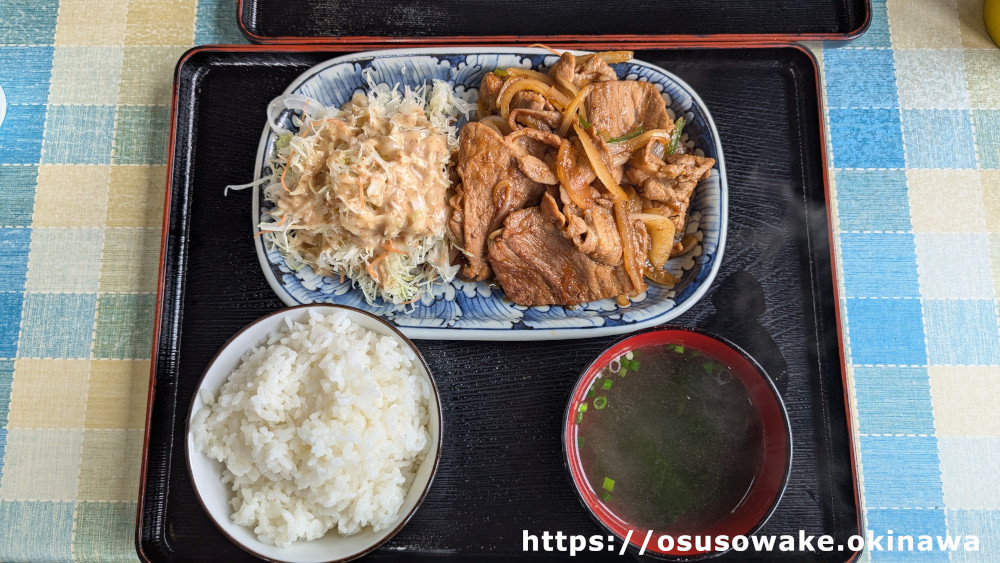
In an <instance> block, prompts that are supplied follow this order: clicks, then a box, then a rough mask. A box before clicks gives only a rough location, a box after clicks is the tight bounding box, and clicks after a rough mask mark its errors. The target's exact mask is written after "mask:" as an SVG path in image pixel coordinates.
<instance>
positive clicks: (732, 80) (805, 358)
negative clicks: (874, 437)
mask: <svg viewBox="0 0 1000 563" xmlns="http://www.w3.org/2000/svg"><path fill="white" fill-rule="evenodd" d="M310 49H315V47H308V48H307V47H294V46H286V47H280V48H278V47H275V48H273V49H272V48H268V49H262V48H260V47H242V48H241V47H224V48H216V49H212V48H199V49H195V50H193V51H191V52H190V53H188V55H186V56H185V57H184V58H183V59H182V61H181V63H180V64H179V66H178V70H177V77H176V83H175V100H174V103H175V107H174V116H173V122H172V128H173V130H172V146H171V161H170V163H171V168H170V175H169V181H168V182H169V183H168V195H167V197H168V201H167V205H166V211H165V214H166V216H165V219H166V224H165V227H164V239H163V257H162V264H161V272H160V288H159V302H158V311H157V326H156V335H155V338H154V352H155V354H154V357H153V360H154V361H153V370H152V375H151V377H152V380H151V383H150V397H151V401H150V408H149V413H148V417H149V418H148V425H147V436H146V445H145V447H146V449H145V455H144V459H143V478H142V487H141V491H140V505H139V516H138V519H139V522H138V524H139V525H138V530H137V538H136V542H137V543H136V545H137V549H138V551H139V554H140V555H141V556H142V557H143V558H145V559H147V560H155V561H166V560H174V561H197V560H211V561H230V560H240V559H248V558H249V556H247V555H246V554H245V553H244V552H243V551H241V550H240V549H239V548H238V547H236V546H235V545H234V544H232V543H230V542H229V540H227V539H226V538H225V537H224V536H222V534H221V533H219V532H218V531H217V530H216V528H215V527H214V526H213V525H212V524H211V522H210V521H209V519H208V517H207V516H206V514H205V513H204V512H203V511H202V508H201V506H200V505H199V504H198V502H197V501H196V500H195V496H194V492H193V490H192V488H191V484H190V482H189V478H188V473H187V467H186V463H185V453H184V431H185V420H184V419H185V413H187V410H188V405H189V402H190V399H191V396H192V393H193V391H194V388H195V386H196V384H197V382H198V379H199V377H200V375H201V373H202V371H203V370H204V369H205V367H206V365H207V364H208V362H209V360H210V359H211V358H212V356H213V355H214V354H215V352H216V351H217V350H218V349H219V348H220V347H221V346H222V344H223V343H224V342H225V341H226V340H227V339H228V338H229V337H230V336H232V335H233V334H235V333H236V332H237V331H238V330H239V329H240V328H242V327H243V326H244V325H246V324H248V323H249V322H251V321H253V320H254V319H256V318H258V317H260V316H262V315H264V314H265V313H268V312H271V311H274V310H276V309H279V308H281V307H282V303H281V301H279V300H278V298H277V297H276V296H275V294H274V293H273V292H272V291H271V289H270V288H269V286H268V284H267V281H266V280H265V278H264V276H263V274H262V273H261V270H260V265H259V263H258V261H257V256H256V254H255V251H254V246H253V243H252V240H251V237H252V225H251V213H250V194H249V193H248V192H241V193H237V194H232V193H231V194H230V196H229V197H228V198H226V197H223V186H225V185H227V184H235V183H243V182H246V181H248V179H249V178H250V176H251V174H252V171H253V165H254V157H255V155H256V152H257V144H258V141H259V140H260V132H261V130H262V127H263V124H264V120H265V117H264V116H265V107H266V106H267V103H268V102H269V101H270V100H271V99H272V98H273V97H274V96H276V95H278V94H280V93H281V92H282V90H283V89H284V88H285V87H286V86H287V85H288V83H290V82H291V81H292V80H293V79H294V78H295V77H296V76H298V75H299V74H300V73H301V72H303V71H305V70H306V69H307V68H309V67H310V66H312V65H314V64H317V63H319V62H321V61H323V60H325V59H328V58H332V57H333V56H336V53H333V52H331V51H321V52H317V51H315V50H310ZM636 57H637V58H640V59H643V60H646V61H649V62H651V63H654V64H656V65H659V66H662V67H664V68H666V69H668V70H670V71H671V72H673V73H675V74H677V75H678V76H680V77H681V78H682V79H683V80H685V81H687V83H688V84H690V85H691V86H692V87H694V88H695V89H696V90H697V91H698V92H699V94H700V95H701V97H702V98H703V99H704V101H705V103H706V104H707V106H708V107H709V109H710V111H711V112H712V114H713V116H714V118H715V122H716V124H717V126H718V130H719V133H720V134H721V138H722V144H723V147H724V150H725V154H726V166H727V169H728V176H729V189H730V195H729V205H730V208H729V235H728V242H727V245H726V249H725V253H724V260H723V263H722V266H721V270H720V271H719V274H718V277H717V278H716V281H715V282H714V283H713V286H712V288H711V289H710V292H709V294H708V295H707V296H706V297H705V298H704V299H703V300H702V301H701V302H699V303H698V304H697V305H695V307H694V308H692V309H691V310H690V311H689V312H687V313H685V314H684V315H682V316H681V317H679V318H677V319H676V320H675V321H674V324H679V325H686V326H695V327H700V328H704V329H707V330H709V331H712V332H715V333H717V334H720V335H721V336H724V337H726V338H728V339H730V340H732V341H733V342H734V343H736V344H737V345H738V346H740V347H742V348H743V349H745V350H747V351H748V352H749V353H751V354H752V355H753V356H755V357H756V358H757V359H758V360H759V361H760V362H761V363H762V364H763V365H764V367H765V368H766V369H767V370H768V371H769V373H771V374H772V376H774V377H775V379H776V381H777V385H778V388H779V389H780V391H781V394H782V396H783V398H784V401H785V404H786V406H787V409H788V414H789V417H790V420H791V426H792V434H793V441H794V458H793V465H792V473H791V477H790V480H789V484H788V488H787V491H786V493H785V496H784V498H783V500H782V502H781V504H780V506H779V507H778V509H777V511H776V512H775V514H774V516H773V517H772V518H771V520H770V521H769V522H768V523H767V525H766V526H765V527H764V528H763V530H761V532H760V533H763V534H786V533H787V534H795V535H798V532H799V530H804V531H805V533H807V534H829V535H831V536H833V537H834V540H835V542H837V543H841V544H843V543H846V541H847V538H848V537H849V536H850V535H852V534H856V533H860V515H859V506H858V498H857V486H856V475H855V468H854V464H853V454H852V446H851V437H850V429H849V420H850V419H849V414H848V407H847V401H846V390H845V384H844V374H843V372H842V369H843V368H842V365H843V364H842V357H841V348H840V346H841V340H840V338H839V335H838V326H839V325H838V318H837V299H836V292H835V289H836V284H835V281H834V274H833V271H832V268H831V253H830V237H829V229H828V221H829V215H828V212H827V200H826V196H827V193H826V184H825V176H824V171H825V162H824V156H823V155H824V152H823V141H822V125H821V111H820V107H819V100H818V88H817V71H816V67H815V61H814V60H813V58H812V56H811V55H810V54H809V53H808V52H807V51H805V50H804V49H802V48H800V47H797V46H773V45H772V46H766V45H761V46H756V47H749V46H748V47H743V48H738V49H737V48H692V47H689V46H685V47H678V48H664V49H660V50H649V51H638V52H636ZM613 340H615V337H609V338H597V339H588V340H569V341H545V342H510V343H502V342H467V341H426V340H424V341H417V345H418V347H419V348H420V350H421V351H422V352H423V354H424V355H425V356H426V358H427V361H428V364H429V365H430V367H431V369H432V371H433V373H434V376H435V378H436V380H437V384H438V386H439V387H440V390H441V395H442V401H443V409H444V429H445V433H444V445H443V457H442V459H441V465H440V469H439V472H438V474H437V477H436V479H435V481H434V485H433V487H432V489H431V491H430V493H429V495H428V497H427V499H426V500H425V502H424V503H423V506H422V507H421V508H420V509H419V510H418V511H417V513H416V515H415V517H414V518H413V520H412V521H411V522H410V523H409V524H408V525H407V526H406V527H405V528H404V529H403V530H402V531H401V532H400V533H399V534H398V535H397V536H395V537H394V538H393V539H392V540H390V542H389V543H387V544H386V545H385V546H383V547H382V548H381V549H379V550H378V551H376V552H375V553H373V554H372V555H370V556H369V558H370V559H374V560H390V559H391V560H394V561H411V560H427V561H432V560H438V559H446V558H451V559H452V560H469V559H474V560H479V559H482V558H483V557H484V556H490V557H492V558H493V559H494V560H507V559H511V558H513V557H523V556H524V555H525V554H523V553H522V537H523V533H524V530H527V531H528V532H529V533H532V534H536V535H540V534H542V532H544V531H549V532H550V533H553V534H554V533H556V532H557V531H562V532H563V533H565V534H585V535H588V536H589V535H591V534H600V533H601V532H600V529H599V528H598V527H597V525H596V524H595V523H594V522H593V521H591V520H590V519H589V517H588V516H587V513H586V512H585V510H584V509H583V507H582V506H581V505H580V503H579V502H578V501H577V499H576V497H575V495H574V493H573V489H572V485H571V483H570V480H569V477H568V474H567V471H566V469H565V468H564V466H563V461H562V448H561V445H560V429H561V423H562V415H563V410H564V408H565V405H566V401H567V399H568V396H569V393H570V390H571V389H572V386H573V384H574V382H575V381H576V379H577V377H578V375H579V372H580V370H581V369H583V368H584V367H585V366H586V365H587V364H588V363H589V362H590V361H591V360H592V359H593V358H594V357H595V356H596V354H597V353H598V352H599V351H600V350H601V349H602V348H603V347H605V346H606V345H608V344H609V343H610V342H612V341H613ZM529 555H533V556H535V557H538V558H546V559H551V558H554V557H558V556H559V554H554V553H535V554H529ZM562 555H563V556H564V557H566V556H567V554H562ZM853 555H854V554H853V553H850V552H848V551H842V552H837V551H834V552H832V553H822V554H816V553H810V554H803V553H781V552H775V553H759V554H754V553H751V552H744V553H737V554H730V555H725V556H723V557H721V558H719V559H717V560H719V561H723V560H746V559H756V560H761V561H765V560H766V561H772V560H779V559H780V560H789V561H801V560H803V559H804V558H808V559H815V560H829V561H844V560H847V559H849V558H850V557H852V556H853ZM591 557H598V558H599V559H601V560H607V559H609V558H614V556H613V554H609V553H608V552H604V553H601V554H597V555H596V556H595V555H593V554H592V555H591ZM581 558H586V557H585V556H581V555H577V557H576V558H575V560H579V559H581Z"/></svg>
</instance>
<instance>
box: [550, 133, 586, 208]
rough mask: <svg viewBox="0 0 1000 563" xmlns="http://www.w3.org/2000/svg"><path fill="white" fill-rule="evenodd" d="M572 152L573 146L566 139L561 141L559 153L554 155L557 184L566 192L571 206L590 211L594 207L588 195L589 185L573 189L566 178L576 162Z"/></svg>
mask: <svg viewBox="0 0 1000 563" xmlns="http://www.w3.org/2000/svg"><path fill="white" fill-rule="evenodd" d="M572 151H573V145H572V144H571V143H570V142H569V141H567V140H566V139H563V141H562V143H561V144H560V145H559V153H558V154H557V155H556V178H558V179H559V184H560V185H561V186H562V188H563V190H565V191H566V195H567V196H569V199H570V201H572V202H573V204H575V205H576V206H577V207H579V208H580V209H590V208H591V207H593V206H594V197H593V196H592V195H591V193H590V185H589V184H588V185H583V186H578V187H574V185H573V184H572V183H571V182H570V181H569V177H568V176H567V174H568V173H569V171H570V170H571V169H572V167H573V164H574V162H575V161H576V160H575V158H574V156H573V152H572Z"/></svg>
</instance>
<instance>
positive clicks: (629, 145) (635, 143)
mask: <svg viewBox="0 0 1000 563" xmlns="http://www.w3.org/2000/svg"><path fill="white" fill-rule="evenodd" d="M650 142H658V143H662V144H663V145H669V144H670V132H669V131H667V130H666V129H653V130H652V131H646V132H645V133H643V134H642V135H639V136H638V137H633V138H631V139H629V140H627V141H621V142H618V143H610V144H611V148H612V149H613V150H614V151H615V152H628V153H634V152H635V151H637V150H639V149H641V148H642V147H644V146H646V144H647V143H650Z"/></svg>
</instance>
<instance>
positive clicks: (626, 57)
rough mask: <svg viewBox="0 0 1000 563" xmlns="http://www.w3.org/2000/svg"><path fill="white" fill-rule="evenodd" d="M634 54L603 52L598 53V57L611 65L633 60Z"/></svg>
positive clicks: (628, 52)
mask: <svg viewBox="0 0 1000 563" xmlns="http://www.w3.org/2000/svg"><path fill="white" fill-rule="evenodd" d="M634 54H635V53H633V52H632V51H602V52H600V53H596V55H597V56H598V57H600V58H601V59H602V60H603V61H604V62H606V63H608V64H609V65H612V64H615V63H623V62H625V61H630V60H632V55H634Z"/></svg>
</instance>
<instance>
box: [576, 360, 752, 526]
mask: <svg viewBox="0 0 1000 563" xmlns="http://www.w3.org/2000/svg"><path fill="white" fill-rule="evenodd" d="M574 422H575V424H576V425H577V428H578V432H577V449H578V451H579V456H580V461H581V464H582V468H583V471H584V473H585V475H586V480H587V481H588V483H589V484H590V487H591V488H592V489H593V491H594V493H595V494H596V495H597V497H598V498H600V499H601V500H602V502H603V503H604V505H605V506H606V507H607V508H608V510H610V511H611V512H612V513H614V514H615V515H616V516H618V517H619V518H621V519H622V520H624V521H625V522H627V523H629V524H630V525H632V526H633V527H634V528H636V529H640V530H654V531H656V532H658V533H661V534H673V535H678V534H684V533H688V534H694V533H697V532H699V531H704V530H706V529H709V528H711V527H712V526H713V525H716V524H718V523H719V522H722V521H724V520H725V519H726V518H727V517H728V516H729V515H730V514H732V513H733V512H735V511H736V509H737V508H738V507H739V506H740V505H741V504H742V503H743V502H744V501H745V500H746V497H747V495H748V492H749V491H750V489H751V485H752V484H753V483H754V480H755V479H756V478H757V475H758V472H759V471H760V468H761V466H762V460H763V455H764V446H763V442H764V440H763V438H764V436H763V429H762V423H761V417H760V413H759V411H758V409H757V408H756V407H755V405H754V404H753V403H752V401H751V398H750V394H749V393H748V392H747V389H746V387H745V386H744V384H743V383H742V382H741V380H740V378H738V377H735V376H734V374H733V372H732V371H731V367H730V366H728V365H725V364H723V363H722V362H720V361H719V360H717V359H715V358H713V357H711V356H709V355H707V354H706V353H705V352H704V351H702V350H699V349H696V348H692V347H690V346H680V345H673V344H671V345H661V346H653V347H647V348H640V349H638V350H634V351H632V352H629V353H627V354H626V355H624V356H621V357H619V358H617V359H616V360H614V361H612V362H611V364H610V365H609V366H607V367H605V368H604V369H603V370H602V371H601V373H600V375H599V376H598V377H597V379H595V380H594V382H593V384H592V385H591V386H590V389H589V390H588V391H587V394H586V397H585V398H584V402H583V403H581V405H580V406H579V408H578V410H577V412H576V414H575V415H574Z"/></svg>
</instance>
